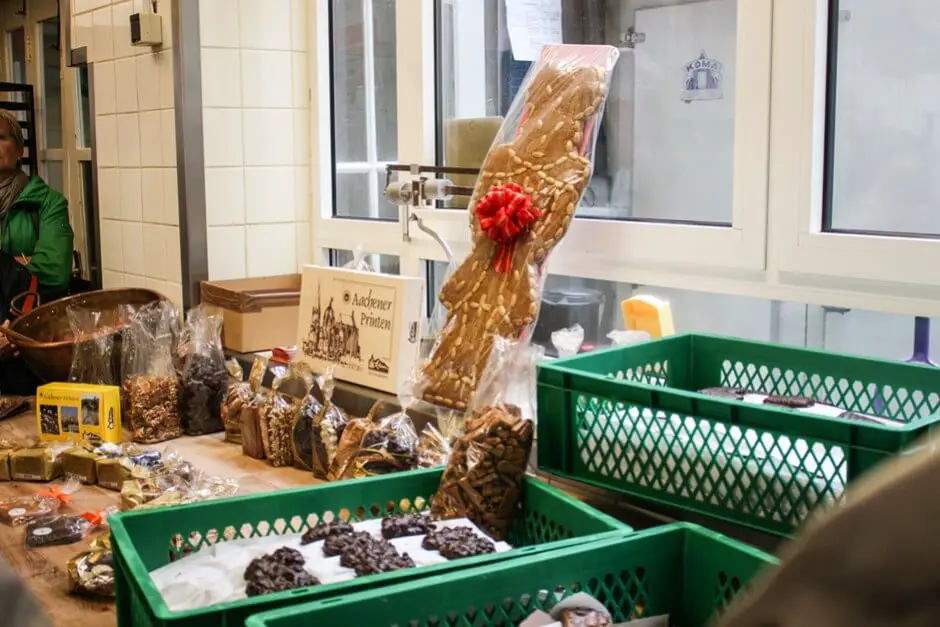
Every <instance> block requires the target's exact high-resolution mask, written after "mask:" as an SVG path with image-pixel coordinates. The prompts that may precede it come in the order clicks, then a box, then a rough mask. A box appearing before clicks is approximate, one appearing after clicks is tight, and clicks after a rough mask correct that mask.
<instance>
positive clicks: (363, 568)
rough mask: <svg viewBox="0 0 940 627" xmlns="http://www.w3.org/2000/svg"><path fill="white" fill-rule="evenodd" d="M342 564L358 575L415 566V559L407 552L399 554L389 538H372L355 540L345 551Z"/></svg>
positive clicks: (341, 560)
mask: <svg viewBox="0 0 940 627" xmlns="http://www.w3.org/2000/svg"><path fill="white" fill-rule="evenodd" d="M340 564H341V565H342V566H345V567H346V568H352V569H354V570H355V571H356V576H358V577H362V576H365V575H373V574H375V573H386V572H390V571H393V570H401V569H402V568H414V566H415V563H414V560H412V559H411V556H409V555H408V554H407V553H405V554H399V552H398V549H396V548H395V547H394V546H392V544H391V543H390V542H388V541H387V540H377V539H375V538H371V537H370V539H369V540H367V541H359V542H354V543H353V544H351V545H350V546H349V548H347V549H346V551H344V552H343V556H342V558H341V559H340Z"/></svg>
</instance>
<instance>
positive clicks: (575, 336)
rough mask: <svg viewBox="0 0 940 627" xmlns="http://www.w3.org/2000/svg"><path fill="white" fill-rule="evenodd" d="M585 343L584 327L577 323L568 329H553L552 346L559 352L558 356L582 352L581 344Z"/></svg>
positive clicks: (570, 355)
mask: <svg viewBox="0 0 940 627" xmlns="http://www.w3.org/2000/svg"><path fill="white" fill-rule="evenodd" d="M583 344H584V327H582V326H581V325H580V324H576V325H574V326H573V327H569V328H567V329H559V330H558V331H552V346H554V347H555V351H556V352H557V353H558V357H560V358H562V359H564V358H565V357H574V356H575V355H577V354H578V353H579V352H581V346H582V345H583Z"/></svg>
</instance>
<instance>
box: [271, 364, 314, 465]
mask: <svg viewBox="0 0 940 627" xmlns="http://www.w3.org/2000/svg"><path fill="white" fill-rule="evenodd" d="M312 385H313V377H312V375H311V373H310V370H309V368H308V367H307V366H306V365H305V364H303V363H302V362H295V363H293V364H291V365H290V367H289V368H288V369H287V371H286V372H285V373H283V374H279V375H278V376H277V377H275V380H274V383H273V384H272V385H271V391H270V393H269V394H268V395H267V396H266V398H265V400H264V401H263V402H261V404H260V407H259V426H260V430H261V441H262V443H263V445H264V457H265V459H266V460H267V462H268V463H269V464H271V465H272V466H275V467H282V466H290V465H292V464H293V463H294V445H293V429H294V422H295V418H296V416H297V414H298V413H299V412H300V407H301V404H302V403H303V399H304V398H305V397H306V396H307V394H308V393H309V392H310V388H311V386H312Z"/></svg>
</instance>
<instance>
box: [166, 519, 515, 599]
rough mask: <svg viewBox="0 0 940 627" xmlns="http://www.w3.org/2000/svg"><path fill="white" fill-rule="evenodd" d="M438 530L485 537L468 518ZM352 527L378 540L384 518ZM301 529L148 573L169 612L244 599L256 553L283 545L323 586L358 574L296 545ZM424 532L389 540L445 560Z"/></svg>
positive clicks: (499, 545) (319, 545)
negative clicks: (426, 544)
mask: <svg viewBox="0 0 940 627" xmlns="http://www.w3.org/2000/svg"><path fill="white" fill-rule="evenodd" d="M434 525H435V527H437V528H438V529H441V528H444V527H470V528H471V529H473V531H474V532H475V533H476V534H477V535H478V536H480V537H483V538H488V536H487V535H486V534H485V533H483V531H481V530H480V529H479V528H478V527H477V526H476V525H474V524H473V523H472V522H470V521H469V520H468V519H466V518H458V519H455V520H444V521H438V522H435V523H434ZM353 529H355V530H356V531H366V532H368V533H370V534H372V535H373V536H375V537H376V538H381V537H382V520H381V519H380V518H379V519H374V520H366V521H363V522H358V523H353ZM302 535H303V534H302V533H295V534H285V535H270V536H267V537H264V538H248V539H240V540H231V541H229V542H220V543H218V544H215V545H212V546H208V547H206V548H204V549H202V550H200V551H199V552H197V553H193V554H191V555H187V556H186V557H183V558H182V559H179V560H176V561H174V562H172V563H170V564H167V565H166V566H162V567H160V568H157V569H156V570H153V571H151V572H150V577H151V579H153V583H154V585H155V586H156V588H157V590H158V591H159V592H160V594H161V595H163V600H164V602H166V605H167V607H168V608H169V609H170V611H174V612H180V611H185V610H194V609H198V608H202V607H208V606H210V605H217V604H219V603H230V602H232V601H238V600H240V599H244V598H246V594H245V577H244V575H245V569H246V568H248V564H249V563H250V562H251V560H253V559H254V558H256V557H260V556H261V555H263V554H265V553H273V552H274V551H276V550H277V549H279V548H281V547H285V546H286V547H290V548H292V549H297V550H298V551H300V552H301V554H303V556H304V559H305V560H306V564H305V565H304V568H305V570H306V571H307V572H308V573H310V574H311V575H313V576H314V577H316V578H317V579H318V580H319V581H320V583H321V584H328V583H337V582H340V581H348V580H350V579H354V578H355V577H356V571H354V570H353V569H351V568H344V567H343V566H340V563H339V562H340V556H336V557H326V556H325V555H323V541H322V540H321V541H319V542H312V543H310V544H308V545H306V546H301V545H300V538H301V536H302ZM423 540H424V536H423V535H421V536H409V537H406V538H396V539H394V540H390V542H391V543H392V544H393V545H394V546H395V548H396V549H398V552H399V553H402V554H404V553H407V554H408V555H409V556H411V559H412V560H414V563H415V566H416V567H418V568H420V567H422V566H431V565H433V564H443V563H445V562H448V561H452V560H448V559H447V558H445V557H443V556H441V554H440V553H438V552H437V551H427V550H425V549H423V548H421V542H422V541H423ZM494 544H495V545H496V552H497V553H501V552H503V551H509V550H510V549H512V547H511V546H510V545H509V544H507V543H505V542H494Z"/></svg>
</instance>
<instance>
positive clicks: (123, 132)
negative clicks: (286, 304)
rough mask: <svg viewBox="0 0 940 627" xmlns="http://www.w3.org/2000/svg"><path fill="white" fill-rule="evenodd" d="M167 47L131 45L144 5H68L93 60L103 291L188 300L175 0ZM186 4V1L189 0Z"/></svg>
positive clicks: (80, 0)
mask: <svg viewBox="0 0 940 627" xmlns="http://www.w3.org/2000/svg"><path fill="white" fill-rule="evenodd" d="M175 1H177V0H158V2H157V10H158V12H159V13H160V14H161V15H162V16H163V41H164V45H163V47H162V48H161V49H160V50H159V51H156V52H154V51H152V50H151V49H150V48H146V47H144V48H141V47H135V46H132V45H131V40H130V26H129V17H130V15H131V14H132V13H138V12H142V11H144V10H145V5H149V4H150V3H149V1H145V0H121V1H110V0H71V2H72V47H73V48H80V47H82V46H85V47H86V48H87V50H88V58H89V60H90V61H91V62H93V63H94V76H95V84H94V96H95V114H96V119H95V124H96V137H95V146H96V150H97V160H98V206H99V212H100V216H101V255H102V265H103V266H104V272H103V278H104V286H105V287H120V286H128V287H147V288H150V289H155V290H157V291H159V292H162V293H163V294H166V295H167V296H168V297H170V298H172V299H173V300H175V301H176V302H178V303H182V288H181V280H182V279H181V267H180V233H179V204H178V203H179V200H178V198H179V193H178V186H177V178H176V122H175V117H174V105H173V59H172V56H171V50H170V48H171V47H172V29H171V28H170V10H171V2H175ZM184 1H189V0H184Z"/></svg>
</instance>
